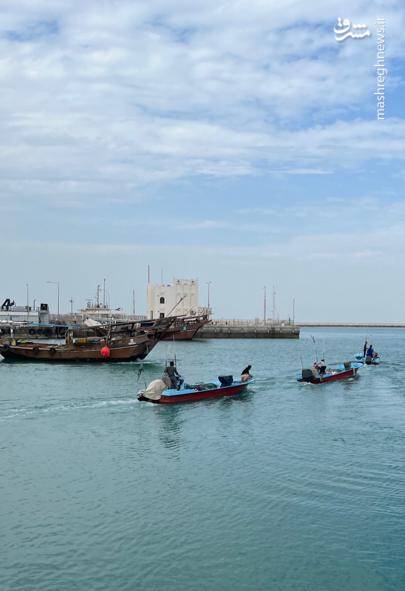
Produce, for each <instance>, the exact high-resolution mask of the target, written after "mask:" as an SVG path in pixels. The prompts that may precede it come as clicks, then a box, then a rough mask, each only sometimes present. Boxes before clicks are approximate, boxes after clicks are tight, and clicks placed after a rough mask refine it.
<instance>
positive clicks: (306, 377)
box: [301, 369, 314, 382]
mask: <svg viewBox="0 0 405 591" xmlns="http://www.w3.org/2000/svg"><path fill="white" fill-rule="evenodd" d="M301 375H302V381H303V382H312V380H313V379H314V373H313V371H312V369H303V370H302V374H301Z"/></svg>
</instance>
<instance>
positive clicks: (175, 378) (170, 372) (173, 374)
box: [164, 361, 182, 390]
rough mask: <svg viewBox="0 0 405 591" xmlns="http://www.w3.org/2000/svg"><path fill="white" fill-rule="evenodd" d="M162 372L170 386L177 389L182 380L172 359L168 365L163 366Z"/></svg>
mask: <svg viewBox="0 0 405 591" xmlns="http://www.w3.org/2000/svg"><path fill="white" fill-rule="evenodd" d="M164 374H165V375H166V376H168V378H169V380H170V385H171V387H172V388H175V389H176V390H178V389H179V388H180V385H181V382H182V380H181V375H180V374H179V372H178V371H177V367H176V366H175V365H174V361H171V362H170V363H169V365H168V366H167V367H166V368H165V371H164Z"/></svg>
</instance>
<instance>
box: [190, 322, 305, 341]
mask: <svg viewBox="0 0 405 591" xmlns="http://www.w3.org/2000/svg"><path fill="white" fill-rule="evenodd" d="M299 336H300V329H299V328H298V327H297V326H293V325H278V324H276V325H270V324H269V325H265V324H251V325H249V324H236V323H231V324H226V323H225V322H224V323H214V324H207V325H206V326H204V327H203V328H201V330H199V332H198V335H197V338H200V339H201V338H203V339H299Z"/></svg>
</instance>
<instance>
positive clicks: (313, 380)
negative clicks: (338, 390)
mask: <svg viewBox="0 0 405 591" xmlns="http://www.w3.org/2000/svg"><path fill="white" fill-rule="evenodd" d="M362 366H363V364H362V363H355V362H353V363H352V362H351V361H345V362H344V363H341V364H337V365H336V366H335V367H334V368H327V369H325V371H324V372H319V371H316V370H315V369H303V370H302V371H301V373H300V374H299V375H298V376H297V381H298V382H305V383H308V384H325V383H327V382H337V381H338V380H348V379H350V378H355V377H357V372H358V370H359V369H360V367H362Z"/></svg>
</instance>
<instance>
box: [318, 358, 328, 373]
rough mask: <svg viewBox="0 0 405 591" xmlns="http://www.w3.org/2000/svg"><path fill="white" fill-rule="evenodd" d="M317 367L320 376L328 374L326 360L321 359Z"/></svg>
mask: <svg viewBox="0 0 405 591" xmlns="http://www.w3.org/2000/svg"><path fill="white" fill-rule="evenodd" d="M316 367H317V369H318V371H319V375H321V376H323V375H324V374H325V373H326V363H325V359H321V360H320V362H319V363H317V364H316Z"/></svg>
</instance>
